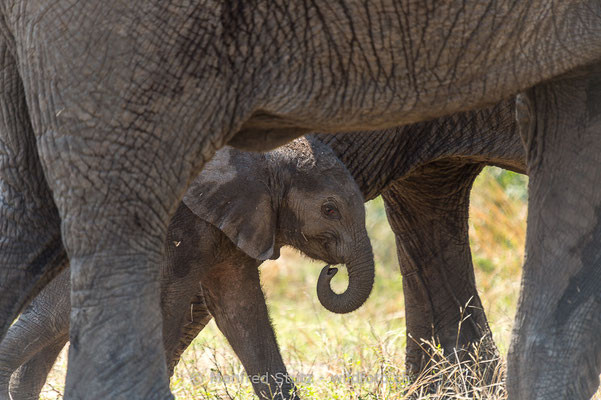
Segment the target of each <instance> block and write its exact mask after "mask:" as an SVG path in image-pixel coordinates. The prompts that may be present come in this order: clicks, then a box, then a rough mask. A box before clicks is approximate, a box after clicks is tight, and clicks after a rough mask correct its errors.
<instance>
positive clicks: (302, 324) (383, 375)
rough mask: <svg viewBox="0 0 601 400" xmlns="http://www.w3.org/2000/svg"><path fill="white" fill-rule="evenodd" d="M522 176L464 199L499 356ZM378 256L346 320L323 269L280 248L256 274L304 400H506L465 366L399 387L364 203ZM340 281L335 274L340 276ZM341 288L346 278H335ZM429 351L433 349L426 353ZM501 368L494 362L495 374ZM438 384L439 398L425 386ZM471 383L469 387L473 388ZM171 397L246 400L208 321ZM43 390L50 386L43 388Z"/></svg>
mask: <svg viewBox="0 0 601 400" xmlns="http://www.w3.org/2000/svg"><path fill="white" fill-rule="evenodd" d="M526 184H527V178H526V177H523V176H521V175H517V174H514V173H511V172H506V171H502V170H499V169H496V168H487V169H486V170H485V171H484V172H483V173H482V174H481V175H480V176H479V177H478V179H477V180H476V183H475V185H474V190H473V192H472V207H471V218H470V234H471V238H472V239H471V244H472V252H473V258H474V264H475V268H476V276H477V281H478V285H479V290H480V294H481V297H482V301H483V303H484V306H485V308H486V311H487V315H488V317H489V321H490V323H491V328H492V331H493V334H494V337H495V340H496V342H497V344H498V346H499V348H500V350H501V352H502V353H503V354H505V353H506V350H507V347H508V344H509V337H510V333H511V326H512V323H513V317H514V314H515V308H516V303H517V298H518V292H519V281H520V274H521V265H522V259H523V247H524V238H525V226H526V223H525V221H526V198H527V190H526ZM366 207H367V225H368V229H369V233H370V237H371V240H372V244H373V248H374V254H375V258H376V283H375V287H374V290H373V293H372V295H371V297H370V299H369V301H368V302H367V303H366V304H365V305H364V306H363V307H361V308H360V309H359V310H357V311H356V312H354V313H351V314H349V315H334V314H331V313H329V312H327V311H325V310H324V309H322V307H321V306H320V305H319V302H318V301H317V298H316V295H315V284H316V280H317V277H318V275H319V272H320V270H321V268H322V267H323V265H322V264H318V263H314V262H310V261H309V260H307V259H306V258H304V257H302V256H301V255H299V254H298V252H296V251H293V250H285V251H283V252H282V256H281V258H280V259H279V260H277V261H275V262H268V263H266V264H264V265H263V266H262V271H261V278H262V281H263V286H264V290H265V293H266V296H267V299H268V303H269V309H270V313H271V316H272V320H273V325H274V327H275V329H276V332H277V335H278V340H279V343H280V347H281V351H282V354H283V357H284V361H285V362H286V365H287V366H288V371H289V372H290V373H291V374H292V375H293V376H296V377H297V379H296V382H297V384H298V386H299V387H300V389H301V394H302V396H303V398H304V399H306V400H313V399H315V400H317V399H320V400H323V399H356V400H360V399H361V400H367V399H370V400H372V399H373V400H376V399H377V400H386V399H402V398H408V396H409V395H414V396H417V398H420V399H442V398H456V399H462V398H466V397H465V396H466V395H467V394H468V393H470V394H471V395H472V396H473V397H474V398H476V399H503V398H505V394H504V390H503V385H502V379H501V378H500V377H501V376H502V371H499V379H498V382H497V384H495V385H493V386H489V387H486V386H485V385H483V384H479V383H481V382H478V377H477V374H476V372H475V371H473V370H472V369H471V368H472V367H471V366H469V365H465V364H455V363H452V362H447V361H444V362H443V361H439V362H437V363H435V364H434V365H433V367H432V370H431V371H429V373H428V374H426V376H425V377H424V378H423V379H422V380H420V382H417V383H414V384H411V385H409V384H408V382H406V381H405V380H404V378H403V377H404V375H405V374H404V347H405V311H404V303H403V294H402V283H401V275H400V273H399V268H398V262H397V258H396V247H395V241H394V236H393V235H392V232H391V231H390V227H389V226H388V223H387V221H386V215H385V212H384V208H383V205H382V201H381V199H379V198H378V199H376V200H374V201H372V202H370V203H368V204H367V206H366ZM339 275H340V274H339ZM336 280H337V281H338V282H337V285H340V286H341V287H344V286H345V279H344V277H338V276H337V278H336ZM431 346H432V347H433V348H436V345H435V344H432V345H431ZM502 365H503V364H501V366H502ZM64 370H65V357H64V355H63V356H62V358H61V359H60V360H59V362H58V363H57V366H56V367H55V370H54V371H53V374H52V377H51V379H50V380H49V384H48V385H47V386H46V388H45V391H44V397H43V398H44V399H55V398H60V393H61V391H62V380H63V379H64ZM434 380H436V382H437V386H436V387H437V390H436V391H435V392H434V393H430V394H428V393H427V392H426V389H427V388H431V385H430V383H432V381H434ZM470 382H472V383H473V382H476V389H474V387H473V385H472V384H471V383H470ZM171 383H172V390H173V392H174V394H175V395H176V397H177V398H178V399H253V398H254V397H253V396H254V395H253V392H252V389H251V387H250V384H249V383H248V381H247V380H246V379H245V378H244V370H243V369H242V367H241V365H240V363H239V361H238V360H237V358H236V357H235V355H234V353H233V352H232V350H231V349H230V347H229V345H228V344H227V342H226V341H225V339H224V338H223V336H222V335H221V334H220V332H219V331H218V329H217V328H216V326H215V324H214V322H211V323H210V324H209V326H208V327H207V328H206V329H205V330H204V331H203V332H202V333H201V334H200V335H199V337H198V338H197V339H196V340H195V341H194V342H193V344H192V346H191V347H190V348H189V349H188V350H187V351H186V353H185V354H184V357H183V359H182V361H181V362H180V364H179V365H178V367H177V369H176V373H175V376H174V377H173V379H172V382H171ZM50 385H51V386H50Z"/></svg>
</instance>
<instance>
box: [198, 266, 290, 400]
mask: <svg viewBox="0 0 601 400" xmlns="http://www.w3.org/2000/svg"><path fill="white" fill-rule="evenodd" d="M202 285H203V292H204V294H205V301H206V303H207V306H208V308H209V310H210V311H211V314H213V316H214V317H215V322H216V323H217V326H218V327H219V329H220V330H221V332H222V333H223V334H224V335H225V337H226V338H227V340H228V341H229V343H230V345H231V346H232V348H233V349H234V351H235V352H236V355H237V356H238V358H239V359H240V361H241V362H242V365H244V369H245V370H246V373H247V374H248V376H249V378H250V379H251V382H252V384H253V387H254V389H255V392H256V393H257V395H258V396H259V398H261V399H278V400H281V399H291V398H296V395H295V386H294V383H293V382H292V380H291V378H289V376H288V373H287V371H286V366H285V365H284V362H283V361H282V356H281V355H280V351H279V348H278V344H277V342H276V338H275V333H274V332H273V328H272V326H271V321H270V320H269V315H268V312H267V306H266V305H265V297H264V296H263V291H262V290H261V284H260V282H259V271H258V269H257V265H256V261H255V260H252V259H248V258H247V261H246V262H244V263H242V264H238V263H237V264H219V265H217V266H215V267H213V268H212V269H211V270H210V271H209V272H208V273H207V274H206V275H204V276H203V279H202Z"/></svg>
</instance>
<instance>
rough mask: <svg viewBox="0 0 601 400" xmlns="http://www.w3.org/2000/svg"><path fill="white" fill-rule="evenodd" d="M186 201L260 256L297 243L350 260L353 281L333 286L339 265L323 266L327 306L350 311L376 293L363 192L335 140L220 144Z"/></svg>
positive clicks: (314, 253)
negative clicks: (264, 148)
mask: <svg viewBox="0 0 601 400" xmlns="http://www.w3.org/2000/svg"><path fill="white" fill-rule="evenodd" d="M184 202H185V204H186V205H187V206H188V207H189V208H190V209H191V210H192V211H194V213H196V214H197V215H198V216H200V217H201V218H203V219H204V220H206V221H208V222H210V223H211V224H213V225H214V226H216V227H217V228H219V229H220V230H221V231H222V232H223V233H225V234H226V235H227V236H228V238H229V239H230V240H232V241H233V242H234V243H235V244H236V245H237V246H238V248H239V249H240V250H242V251H244V252H245V253H246V254H248V255H249V256H251V257H253V258H256V259H258V260H266V259H268V258H272V259H274V258H277V257H278V256H279V248H280V247H281V246H283V245H290V246H293V247H295V248H297V249H299V250H301V251H302V252H303V253H305V254H306V255H308V256H309V257H311V258H314V259H319V260H323V261H325V262H327V263H328V264H346V266H347V269H348V273H349V285H348V288H347V290H346V291H345V292H344V293H341V294H336V293H334V292H333V291H332V289H331V287H330V280H331V279H332V277H333V276H334V274H335V273H336V271H337V270H336V269H335V268H330V267H329V266H328V267H326V268H324V269H323V271H322V273H321V275H320V277H319V281H318V285H317V294H318V298H319V300H320V302H321V303H322V305H323V306H324V307H325V308H327V309H328V310H330V311H333V312H336V313H347V312H351V311H354V310H355V309H357V308H358V307H359V306H361V305H362V304H363V303H364V302H365V300H367V298H368V297H369V294H370V292H371V289H372V286H373V280H374V262H373V254H372V251H371V244H370V242H369V238H368V236H367V231H366V229H365V209H364V205H363V196H362V195H361V192H360V191H359V188H358V187H357V185H356V183H355V182H354V180H353V178H352V177H351V175H350V174H349V172H348V171H347V170H346V168H345V167H344V165H343V164H342V163H341V162H340V161H339V160H338V159H337V158H336V156H335V155H334V154H333V152H332V151H331V150H330V148H329V147H327V146H326V145H324V144H322V143H321V142H318V141H313V140H309V139H306V138H301V139H297V140H295V141H293V142H292V143H290V144H288V145H286V146H283V147H281V148H278V149H276V150H274V151H271V152H269V153H265V154H257V153H247V152H243V151H239V150H235V149H232V148H225V149H223V150H221V151H219V152H218V153H217V154H216V156H215V158H214V159H213V160H211V162H210V163H208V164H207V165H206V166H205V168H204V170H203V172H202V173H201V175H199V176H198V177H197V178H196V180H195V181H194V183H193V184H192V185H191V187H190V189H189V190H188V192H187V194H186V196H185V197H184Z"/></svg>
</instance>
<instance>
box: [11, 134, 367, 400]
mask: <svg viewBox="0 0 601 400" xmlns="http://www.w3.org/2000/svg"><path fill="white" fill-rule="evenodd" d="M324 205H328V206H333V207H334V208H333V210H334V211H333V215H329V214H327V213H324V207H323V206H324ZM284 245H291V246H294V247H295V248H297V249H299V250H301V251H302V252H304V253H305V254H306V255H309V256H310V257H313V258H315V259H320V260H324V261H326V262H327V263H330V264H343V263H344V264H346V265H347V269H348V271H349V288H348V290H347V293H345V294H341V295H336V294H333V292H331V289H330V287H329V279H330V278H331V277H330V276H329V277H328V278H325V279H324V277H323V275H324V274H322V278H320V281H321V282H320V285H325V286H326V288H325V289H322V293H321V294H320V297H321V298H325V299H329V296H335V297H336V296H338V297H340V299H334V300H333V301H334V306H333V307H340V304H342V303H343V302H349V299H352V300H353V301H352V303H354V304H357V305H358V304H361V303H363V301H364V300H365V299H364V298H359V297H358V296H357V292H359V293H361V294H362V295H363V296H365V297H367V296H368V295H369V292H370V291H371V287H372V285H373V278H374V264H373V255H372V252H371V245H370V243H369V238H368V237H367V231H366V230H365V212H364V207H363V196H362V195H361V193H360V191H359V189H358V187H357V185H356V184H355V183H354V182H353V180H352V177H351V176H350V174H349V173H348V171H347V170H346V168H345V167H344V165H343V164H342V163H341V162H340V161H339V160H338V159H336V157H335V156H334V154H333V153H332V151H331V150H330V149H329V148H328V147H327V146H325V145H324V144H322V143H321V142H319V141H317V140H314V139H313V140H311V141H308V140H306V139H299V140H296V141H294V142H293V143H292V144H290V145H287V146H285V147H283V148H281V149H278V150H276V151H273V152H270V153H267V154H265V155H261V154H256V153H245V152H241V151H238V150H234V149H230V148H227V149H223V150H221V151H220V152H218V153H217V155H216V156H215V157H214V158H213V160H212V161H211V162H210V163H209V164H207V166H206V168H205V169H204V171H203V173H202V174H201V175H200V176H199V177H197V178H196V179H195V181H194V182H193V183H192V185H191V186H190V189H189V190H188V192H187V194H186V196H185V197H184V202H183V203H182V204H181V205H180V207H179V208H178V210H177V212H176V214H175V216H174V218H173V220H172V221H171V223H170V225H169V231H168V235H167V241H166V252H165V259H164V260H163V263H162V265H161V273H162V277H161V312H162V316H163V321H164V322H163V338H164V346H165V355H166V359H167V360H168V371H169V373H170V374H173V368H174V367H175V365H176V364H177V362H178V361H179V358H180V356H181V354H182V352H183V351H184V350H185V349H186V348H187V346H188V345H189V343H190V341H191V340H192V339H193V338H194V337H195V336H196V335H197V334H198V333H199V332H200V331H201V330H202V328H204V326H205V325H206V324H207V323H208V322H209V320H210V319H211V315H212V316H214V317H215V321H216V323H217V326H218V327H219V329H220V330H221V331H222V332H223V334H224V335H225V336H226V338H227V339H228V341H229V342H230V344H231V346H232V348H233V349H234V351H235V352H236V354H237V355H238V357H239V358H240V360H241V361H242V363H243V365H244V367H245V369H246V371H247V373H248V374H249V376H270V377H271V379H270V382H269V385H267V384H261V383H258V384H254V388H255V392H256V393H257V395H259V397H260V398H262V399H263V398H265V399H272V398H277V399H284V398H285V399H288V398H292V397H294V398H297V397H295V396H294V395H293V396H290V393H291V391H294V384H293V383H292V380H291V378H289V377H288V374H287V371H286V367H285V366H284V364H283V362H282V358H281V356H280V353H279V349H278V345H277V342H276V339H275V334H274V332H273V329H272V327H271V323H270V320H269V316H268V312H267V307H266V305H265V299H264V296H263V292H262V290H261V285H260V282H259V273H258V267H259V265H260V264H261V262H262V261H261V260H264V259H266V258H277V257H278V256H279V249H280V248H281V247H282V246H284ZM326 271H327V269H326ZM330 292H331V293H330ZM69 293H70V285H69V270H68V269H67V270H65V271H63V272H62V273H61V274H60V275H59V276H58V277H56V278H55V279H54V280H53V281H52V282H51V283H50V284H49V285H48V286H46V288H45V289H44V290H42V292H41V293H40V294H39V295H38V296H37V297H36V298H35V299H34V300H33V302H32V303H31V304H30V306H29V307H27V309H26V310H25V312H24V313H23V314H22V315H21V317H20V318H19V320H18V321H17V322H16V324H14V325H13V326H11V327H10V329H9V330H8V332H7V335H6V337H5V338H4V340H3V341H2V343H0V399H6V400H8V399H9V398H12V399H13V400H22V399H37V398H38V397H39V393H40V390H41V389H42V386H43V385H44V382H45V379H46V376H47V374H48V372H49V370H50V368H51V367H52V365H53V362H54V360H55V359H56V357H57V355H58V353H59V352H60V350H61V349H62V347H63V346H64V345H65V343H66V342H67V341H68V330H69V318H68V316H69V311H70V303H69ZM326 301H328V300H326ZM329 301H332V300H331V299H330V300H329ZM336 301H338V303H340V304H338V303H337V302H336ZM333 307H330V308H333ZM335 311H340V312H341V311H346V312H348V311H351V309H350V308H348V307H347V308H346V309H345V310H335ZM19 367H20V368H19ZM17 369H18V370H17ZM15 370H17V371H16V372H15V373H14V374H13V372H14V371H15ZM11 374H13V376H12V380H11ZM252 381H253V380H251V382H252ZM9 382H11V384H10V397H9Z"/></svg>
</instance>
